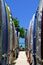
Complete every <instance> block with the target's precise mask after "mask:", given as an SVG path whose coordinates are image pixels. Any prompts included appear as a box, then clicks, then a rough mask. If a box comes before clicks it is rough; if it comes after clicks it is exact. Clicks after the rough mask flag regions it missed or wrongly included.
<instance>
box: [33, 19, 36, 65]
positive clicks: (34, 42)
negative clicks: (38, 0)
mask: <svg viewBox="0 0 43 65" xmlns="http://www.w3.org/2000/svg"><path fill="white" fill-rule="evenodd" d="M33 58H34V65H36V18H35V20H34V29H33Z"/></svg>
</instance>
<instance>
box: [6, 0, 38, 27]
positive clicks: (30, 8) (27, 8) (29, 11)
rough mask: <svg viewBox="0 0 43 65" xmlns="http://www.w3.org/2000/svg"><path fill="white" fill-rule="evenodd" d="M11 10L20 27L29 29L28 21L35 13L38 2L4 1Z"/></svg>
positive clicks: (30, 0) (26, 0)
mask: <svg viewBox="0 0 43 65" xmlns="http://www.w3.org/2000/svg"><path fill="white" fill-rule="evenodd" d="M5 1H6V3H7V4H8V5H9V7H10V9H11V13H12V16H13V17H17V18H18V20H19V21H20V26H21V27H24V28H28V27H29V23H30V20H31V18H32V16H33V14H34V13H35V12H36V10H37V7H38V4H39V0H5Z"/></svg>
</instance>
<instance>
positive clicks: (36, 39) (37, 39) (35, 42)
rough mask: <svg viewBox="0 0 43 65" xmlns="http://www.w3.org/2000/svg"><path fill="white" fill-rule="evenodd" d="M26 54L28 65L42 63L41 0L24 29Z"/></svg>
mask: <svg viewBox="0 0 43 65" xmlns="http://www.w3.org/2000/svg"><path fill="white" fill-rule="evenodd" d="M25 39H26V41H25V46H26V55H27V59H28V62H29V63H30V65H43V0H40V4H39V6H38V8H37V11H36V13H35V14H34V15H33V18H32V20H31V21H30V25H29V28H28V30H27V31H26V38H25Z"/></svg>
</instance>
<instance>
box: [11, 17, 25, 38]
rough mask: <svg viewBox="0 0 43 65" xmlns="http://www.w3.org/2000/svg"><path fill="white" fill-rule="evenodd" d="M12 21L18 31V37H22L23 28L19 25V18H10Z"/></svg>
mask: <svg viewBox="0 0 43 65" xmlns="http://www.w3.org/2000/svg"><path fill="white" fill-rule="evenodd" d="M12 21H13V22H14V25H15V28H16V30H18V31H19V32H20V37H21V38H24V32H25V29H24V28H21V27H20V25H19V20H18V19H17V18H12Z"/></svg>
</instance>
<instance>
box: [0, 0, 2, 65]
mask: <svg viewBox="0 0 43 65" xmlns="http://www.w3.org/2000/svg"><path fill="white" fill-rule="evenodd" d="M1 59H2V4H1V0H0V64H1Z"/></svg>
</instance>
